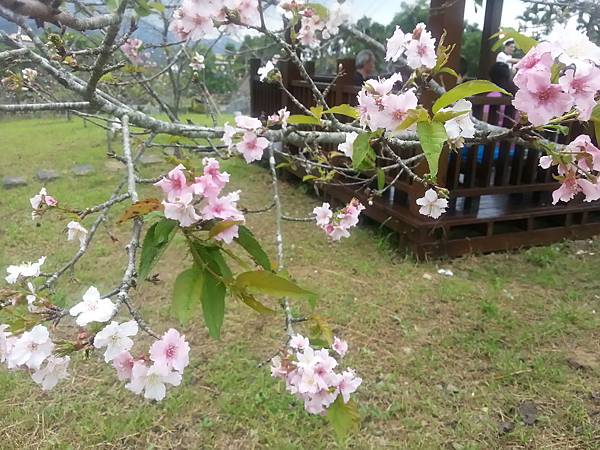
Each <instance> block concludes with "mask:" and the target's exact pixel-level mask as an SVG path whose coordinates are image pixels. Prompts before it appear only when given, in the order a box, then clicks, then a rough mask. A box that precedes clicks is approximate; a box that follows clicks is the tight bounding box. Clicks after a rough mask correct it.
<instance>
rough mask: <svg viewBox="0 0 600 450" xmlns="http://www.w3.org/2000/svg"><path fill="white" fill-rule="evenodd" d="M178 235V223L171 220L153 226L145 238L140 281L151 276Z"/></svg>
mask: <svg viewBox="0 0 600 450" xmlns="http://www.w3.org/2000/svg"><path fill="white" fill-rule="evenodd" d="M176 233H177V222H176V221H174V220H170V219H162V220H160V221H158V222H156V223H155V224H153V225H152V226H151V227H150V228H148V231H147V232H146V236H145V237H144V243H143V244H142V254H141V256H140V266H139V269H138V279H140V280H145V279H146V278H147V277H148V275H150V270H152V267H153V266H154V264H155V263H156V262H157V261H158V260H159V258H160V257H161V255H162V254H163V252H164V251H165V250H166V248H167V246H168V245H169V242H171V240H172V239H173V237H174V236H175V234H176Z"/></svg>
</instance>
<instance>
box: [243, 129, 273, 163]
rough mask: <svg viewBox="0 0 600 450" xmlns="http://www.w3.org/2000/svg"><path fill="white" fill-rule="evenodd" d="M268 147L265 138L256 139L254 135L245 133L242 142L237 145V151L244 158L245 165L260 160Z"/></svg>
mask: <svg viewBox="0 0 600 450" xmlns="http://www.w3.org/2000/svg"><path fill="white" fill-rule="evenodd" d="M268 146H269V141H268V140H267V138H264V137H262V136H261V137H258V136H256V135H255V134H254V133H251V132H246V133H244V137H243V139H242V142H240V143H239V144H237V149H238V151H239V152H240V153H241V154H242V155H243V156H244V159H245V160H246V162H247V163H251V162H252V161H258V160H260V159H261V158H262V156H263V152H264V150H265V148H267V147H268Z"/></svg>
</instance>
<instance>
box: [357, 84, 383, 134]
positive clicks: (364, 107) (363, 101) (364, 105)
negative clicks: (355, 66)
mask: <svg viewBox="0 0 600 450" xmlns="http://www.w3.org/2000/svg"><path fill="white" fill-rule="evenodd" d="M357 99H358V112H359V113H360V124H361V125H362V126H365V125H367V124H368V123H369V122H370V120H371V116H372V115H373V114H376V113H377V112H379V105H378V104H377V101H376V100H375V98H373V96H371V95H368V94H367V92H366V91H365V90H364V89H363V90H361V91H360V92H359V93H358V96H357Z"/></svg>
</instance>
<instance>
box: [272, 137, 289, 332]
mask: <svg viewBox="0 0 600 450" xmlns="http://www.w3.org/2000/svg"><path fill="white" fill-rule="evenodd" d="M269 168H270V170H271V179H272V186H273V202H274V203H275V244H276V246H277V268H278V270H283V268H284V264H285V260H284V255H283V231H282V216H283V209H282V207H281V198H280V196H279V186H278V181H277V168H276V161H275V153H274V151H273V145H269ZM281 308H282V309H283V313H284V314H285V330H286V333H287V335H288V338H291V337H292V336H293V335H294V327H293V323H292V319H293V316H292V310H291V308H290V303H289V301H288V299H287V298H286V297H284V298H282V299H281Z"/></svg>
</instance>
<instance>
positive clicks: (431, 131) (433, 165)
mask: <svg viewBox="0 0 600 450" xmlns="http://www.w3.org/2000/svg"><path fill="white" fill-rule="evenodd" d="M417 134H418V136H419V141H420V142H421V148H422V149H423V153H424V154H425V158H427V163H428V164H429V174H430V175H431V176H432V177H434V178H435V177H436V175H437V170H438V161H439V159H440V153H442V147H443V146H444V142H446V139H448V135H447V134H446V129H445V128H444V124H442V123H440V122H419V123H418V124H417Z"/></svg>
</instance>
